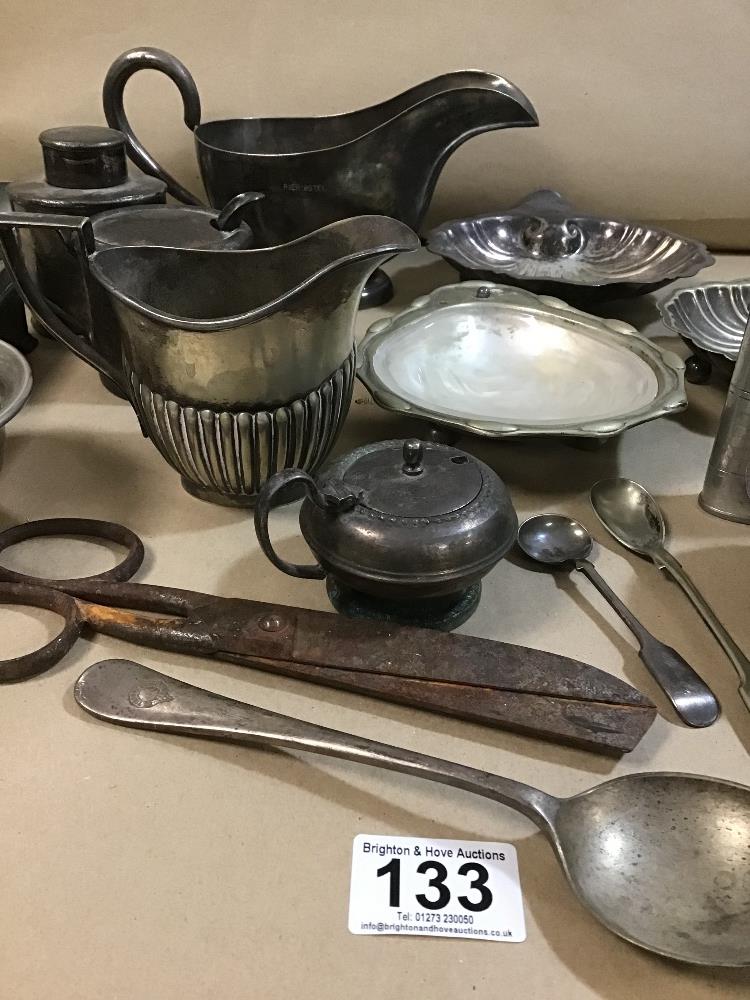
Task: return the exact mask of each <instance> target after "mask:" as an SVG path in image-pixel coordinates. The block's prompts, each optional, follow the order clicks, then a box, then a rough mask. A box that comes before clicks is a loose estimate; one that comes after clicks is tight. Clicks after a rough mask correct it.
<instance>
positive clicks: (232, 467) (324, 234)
mask: <svg viewBox="0 0 750 1000" xmlns="http://www.w3.org/2000/svg"><path fill="white" fill-rule="evenodd" d="M19 227H30V228H47V229H61V228H62V229H67V230H68V232H72V233H73V235H74V236H76V237H77V238H78V239H79V241H80V243H81V246H82V252H81V261H82V263H83V264H85V266H86V268H87V269H88V276H89V279H90V280H89V285H90V288H91V290H92V293H94V294H95V295H96V298H97V303H98V304H99V308H100V309H101V310H106V311H107V313H108V314H109V315H111V317H112V324H113V328H114V329H115V330H116V331H117V334H118V338H117V339H118V341H119V343H120V344H121V357H122V366H124V368H125V369H126V370H127V373H128V378H127V379H126V378H125V376H124V374H123V367H121V366H117V367H116V366H115V365H114V363H113V362H112V361H110V360H109V359H108V358H106V357H104V356H102V355H101V354H100V353H99V352H98V351H97V350H96V348H95V346H94V345H93V344H92V343H91V342H90V341H88V340H86V339H85V338H81V337H79V336H77V334H76V333H75V331H73V330H71V329H70V328H69V327H68V326H67V325H66V324H65V323H64V321H63V320H62V319H61V317H60V316H59V315H58V314H57V313H56V312H55V311H54V310H52V309H51V308H50V306H49V303H48V302H47V300H46V299H45V298H44V296H43V295H42V294H41V293H40V291H39V289H38V286H37V285H36V284H35V282H34V280H33V277H32V276H31V275H30V274H29V272H28V270H27V269H26V268H25V267H24V262H23V259H22V257H21V255H20V253H19V250H18V244H17V242H16V239H15V237H14V231H15V230H16V229H17V228H19ZM0 245H2V249H3V253H4V255H5V259H6V261H7V263H8V267H9V271H10V272H11V273H12V275H13V277H14V280H15V281H16V283H17V285H18V286H19V288H20V290H21V292H22V294H23V296H24V298H25V300H26V302H27V304H28V305H29V306H30V308H32V310H33V311H34V312H35V314H36V315H37V316H38V317H39V319H40V321H41V322H42V323H43V324H44V325H45V327H46V328H48V329H49V332H50V333H51V334H52V335H53V336H55V337H57V338H58V339H59V340H61V341H62V342H63V343H64V344H66V345H67V346H68V347H69V348H70V349H71V350H72V351H73V352H74V353H75V354H77V355H78V356H79V357H81V358H83V360H85V361H87V362H88V363H89V364H91V365H92V366H93V367H94V368H96V369H97V370H98V371H99V372H100V373H102V374H104V375H106V376H107V377H108V378H110V379H112V380H113V381H114V382H115V383H116V384H117V385H118V386H119V387H120V388H121V389H122V391H123V392H124V394H125V395H126V396H127V397H128V398H129V399H130V400H131V402H132V403H133V406H134V408H135V409H136V412H137V413H138V414H139V417H140V418H141V424H142V426H143V427H144V429H146V430H148V431H149V433H153V434H154V436H155V444H156V445H157V447H158V448H159V450H160V451H161V453H162V455H163V456H164V457H165V458H166V459H167V461H169V462H170V464H174V465H175V468H177V470H178V471H179V472H180V474H181V475H182V476H183V477H184V480H185V484H186V485H189V488H190V489H191V492H194V493H196V494H198V495H200V496H203V497H204V498H206V499H213V500H215V501H216V502H220V503H232V504H234V503H238V502H239V503H242V504H243V505H244V504H246V503H250V502H252V497H253V496H254V491H255V490H257V488H258V487H259V485H260V484H261V481H262V479H263V475H262V470H263V468H264V467H265V468H266V469H267V470H268V471H276V469H278V468H284V467H285V466H287V467H288V466H289V464H290V463H291V464H292V465H299V464H300V462H299V457H300V456H301V455H302V454H304V455H305V456H306V458H307V460H308V461H309V462H310V463H311V464H310V465H309V466H308V471H312V470H314V468H316V467H317V462H318V461H319V460H322V458H323V457H325V453H326V452H327V450H328V448H329V447H330V445H331V444H332V442H333V440H334V439H335V437H336V434H337V433H338V430H339V428H340V426H341V424H342V423H343V420H344V417H345V416H346V413H347V410H348V404H349V401H350V398H351V386H350V384H349V378H350V373H349V369H348V367H347V366H350V365H351V363H352V362H351V356H352V352H353V350H354V319H355V316H356V312H357V307H358V304H359V298H360V294H361V291H362V286H363V285H364V283H365V281H366V280H367V277H368V276H369V274H370V273H371V272H372V271H373V269H374V268H375V267H377V266H378V265H379V264H382V263H384V262H385V261H386V260H388V259H389V258H390V257H392V256H393V255H394V254H395V253H398V252H400V251H409V250H414V249H416V248H417V247H418V246H419V241H418V239H417V237H416V235H415V234H414V233H413V232H412V231H411V230H410V229H409V228H408V226H405V225H404V224H403V223H402V222H397V221H396V220H395V219H389V218H387V217H385V216H379V215H378V216H375V215H373V216H359V217H356V218H352V219H343V220H341V221H339V222H334V223H331V225H330V226H326V227H324V228H323V229H319V230H317V231H316V232H313V233H309V234H308V235H307V236H304V237H300V239H298V240H294V241H293V242H291V243H286V244H282V245H280V246H276V247H269V248H263V249H254V250H191V249H175V248H171V247H158V246H127V247H113V248H110V249H103V250H95V247H94V235H93V231H92V228H91V225H90V223H89V222H88V221H87V220H86V219H81V218H78V217H76V216H50V217H47V216H42V215H34V214H23V215H22V214H19V213H8V214H0ZM98 314H101V313H98ZM345 373H346V374H345ZM313 399H314V400H316V401H317V404H316V405H312V403H311V402H310V401H311V400H313ZM318 404H319V405H318ZM300 406H301V407H302V408H303V409H304V411H305V412H304V415H302V416H300V419H299V421H298V420H297V417H296V416H295V417H294V420H293V424H294V426H293V427H291V428H287V427H286V425H285V424H284V421H285V419H286V418H285V416H284V414H286V413H287V409H288V408H291V410H290V412H294V413H295V414H296V413H297V410H298V409H299V408H300ZM263 413H266V414H273V417H272V418H269V420H270V423H271V425H272V426H270V427H269V428H268V432H267V434H266V432H265V431H261V430H260V427H261V425H262V423H263V416H262V415H263ZM251 414H252V415H253V416H254V417H257V420H255V422H254V423H253V428H254V429H253V431H252V432H251V430H250V424H251V422H252V421H251ZM282 425H284V427H282ZM287 429H289V430H291V431H292V433H291V434H289V436H288V437H287V438H286V443H285V446H284V448H283V455H282V454H281V451H279V450H277V449H279V447H280V443H281V438H282V437H283V436H284V433H285V432H286V430H287ZM274 432H277V437H276V439H275V440H274V441H272V442H271V443H270V447H271V451H272V452H273V451H275V454H276V458H277V460H278V462H279V463H280V464H279V465H276V467H275V468H271V467H270V466H269V465H266V464H265V460H264V457H263V455H264V452H263V448H264V447H265V445H264V444H263V443H262V442H263V441H265V442H266V444H268V435H271V436H273V434H274ZM297 433H298V434H299V435H301V439H299V440H298V439H297V437H296V436H295V435H296V434H297ZM206 435H208V436H209V437H208V438H207V437H206ZM254 443H256V444H258V450H254V449H253V445H254ZM302 465H303V467H304V463H302ZM251 470H252V471H251ZM214 487H215V489H214Z"/></svg>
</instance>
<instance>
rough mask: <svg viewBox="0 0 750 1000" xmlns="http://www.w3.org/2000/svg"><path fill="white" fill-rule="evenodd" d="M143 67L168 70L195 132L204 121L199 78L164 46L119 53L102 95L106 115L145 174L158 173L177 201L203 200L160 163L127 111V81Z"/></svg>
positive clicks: (187, 118)
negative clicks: (136, 129) (132, 125)
mask: <svg viewBox="0 0 750 1000" xmlns="http://www.w3.org/2000/svg"><path fill="white" fill-rule="evenodd" d="M139 69H156V70H159V72H160V73H164V74H166V76H168V77H169V79H170V80H172V82H173V83H174V84H175V86H176V87H177V89H178V90H179V92H180V95H181V97H182V106H183V109H184V119H185V124H186V125H187V127H188V128H189V129H190V131H191V132H192V131H193V129H195V128H197V127H198V125H200V122H201V99H200V97H199V96H198V88H197V87H196V85H195V80H194V79H193V77H192V76H191V75H190V71H189V70H188V68H187V67H186V66H185V65H184V64H183V63H181V62H180V60H179V59H177V58H175V56H173V55H170V54H169V52H165V51H164V50H163V49H153V48H148V47H146V48H140V49H129V50H128V51H127V52H123V53H122V55H119V56H118V57H117V58H116V59H115V61H114V62H113V63H112V65H111V66H110V67H109V70H108V71H107V75H106V77H105V78H104V88H103V91H102V99H103V103H104V116H105V118H106V119H107V124H108V125H109V126H110V127H111V128H116V129H118V130H119V131H120V132H122V133H123V135H124V136H125V143H126V146H127V150H128V156H129V157H130V159H131V160H132V161H133V163H135V165H136V166H137V167H140V168H141V170H142V171H143V172H144V173H145V174H151V176H152V177H158V178H160V179H161V180H163V181H164V183H165V184H166V185H167V190H168V191H169V193H170V194H171V195H172V197H173V198H176V199H177V201H181V202H183V203H184V204H185V205H201V204H203V203H202V202H201V201H200V199H199V198H196V197H195V195H194V194H191V192H190V191H188V190H187V188H184V187H183V186H182V184H180V182H179V181H177V180H175V178H174V177H172V175H171V174H169V173H167V171H166V170H165V169H164V167H162V165H161V164H160V163H158V162H157V161H156V160H155V159H154V158H153V156H152V155H151V154H150V153H149V151H148V150H147V149H146V147H145V146H144V145H142V143H141V142H140V141H139V140H138V138H137V137H136V134H135V132H134V131H133V129H132V128H131V126H130V122H129V121H128V116H127V115H126V114H125V104H124V99H123V98H124V94H125V84H126V83H127V82H128V80H129V79H130V77H131V76H132V75H133V74H134V73H137V72H138V70H139Z"/></svg>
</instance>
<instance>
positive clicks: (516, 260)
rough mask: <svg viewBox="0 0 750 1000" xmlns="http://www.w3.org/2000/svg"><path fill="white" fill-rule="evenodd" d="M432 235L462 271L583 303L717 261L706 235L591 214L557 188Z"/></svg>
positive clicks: (431, 243) (635, 291) (432, 243)
mask: <svg viewBox="0 0 750 1000" xmlns="http://www.w3.org/2000/svg"><path fill="white" fill-rule="evenodd" d="M425 242H426V245H427V248H428V250H430V251H432V253H435V254H439V255H440V256H441V257H443V258H445V260H447V261H448V263H450V264H452V265H453V266H454V267H456V268H457V270H458V272H459V274H460V275H461V277H462V278H478V279H481V280H483V281H502V282H504V283H508V284H514V285H518V286H520V287H522V288H527V289H528V290H529V291H533V292H537V293H540V294H553V295H560V296H563V297H564V298H565V300H566V301H569V302H575V303H577V304H580V303H582V302H593V301H598V300H602V299H605V298H607V299H614V298H622V297H624V296H630V295H642V294H644V293H646V292H651V291H654V290H655V289H657V288H660V287H662V286H663V285H665V284H667V283H668V282H670V281H674V280H676V279H677V278H689V277H692V275H694V274H697V273H698V271H700V270H702V269H703V268H704V267H708V266H709V265H710V264H713V263H714V258H713V257H712V256H711V254H710V253H709V252H708V250H707V249H706V247H705V246H704V245H703V244H702V243H697V242H696V241H694V240H689V239H686V238H685V237H682V236H678V235H677V234H675V233H671V232H668V231H667V230H666V229H658V228H654V227H652V226H646V225H641V224H639V223H637V222H626V221H623V220H616V219H600V218H596V217H594V216H588V215H583V214H581V213H580V212H577V211H576V210H575V209H574V207H573V206H572V205H571V204H570V203H569V202H567V201H566V200H565V199H564V198H563V197H562V195H560V194H559V193H558V192H557V191H549V190H542V191H535V192H534V193H533V194H530V195H529V196H528V197H527V198H525V199H524V200H523V201H521V202H519V204H518V205H515V206H514V207H513V208H511V209H508V211H507V212H504V213H502V214H492V215H478V216H475V217H473V218H467V219H454V220H453V221H451V222H445V223H443V225H441V226H438V227H436V228H435V229H433V230H431V232H429V233H428V234H427V237H426V240H425Z"/></svg>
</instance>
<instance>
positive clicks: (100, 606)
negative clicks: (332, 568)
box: [0, 518, 656, 753]
mask: <svg viewBox="0 0 750 1000" xmlns="http://www.w3.org/2000/svg"><path fill="white" fill-rule="evenodd" d="M52 535H77V536H82V537H88V538H102V539H107V540H110V541H115V542H117V543H119V544H121V545H124V546H125V547H126V549H127V554H126V556H125V558H124V559H123V560H122V561H121V562H120V563H118V564H117V565H116V566H115V567H114V568H112V569H110V570H107V571H105V572H103V573H99V574H96V575H94V576H88V577H82V578H79V579H67V580H44V579H41V578H39V577H32V576H27V575H25V574H22V573H16V572H13V571H11V570H9V569H6V568H5V567H2V566H0V581H2V582H0V603H7V604H22V605H27V606H31V607H39V608H46V609H48V610H50V611H53V612H55V613H57V614H58V615H60V616H61V617H62V618H63V619H64V626H63V628H62V629H61V631H60V633H59V634H58V635H57V636H56V637H55V638H54V639H52V640H51V641H50V642H48V643H46V644H45V645H44V646H42V647H41V648H40V649H37V650H35V651H34V652H31V653H27V654H24V655H22V656H18V657H15V658H14V659H6V660H0V681H20V680H23V679H25V678H28V677H33V676H34V675H36V674H39V673H41V672H43V671H44V670H47V669H49V668H50V667H52V666H53V665H54V664H56V663H58V662H59V661H60V660H61V659H62V657H63V656H64V655H65V654H66V653H67V652H68V651H69V650H70V649H71V647H72V646H73V644H74V643H75V641H76V639H77V638H78V637H79V636H80V635H81V634H82V632H83V631H84V629H85V628H90V629H92V630H93V631H95V632H100V633H102V634H104V635H109V636H113V637H115V638H117V639H124V640H126V641H130V642H134V643H137V644H138V645H143V646H150V647H152V648H155V649H162V650H169V651H172V652H175V653H186V654H188V655H192V656H202V657H209V658H215V659H221V660H226V661H228V662H231V663H237V664H239V665H241V666H247V667H255V668H257V669H259V670H265V671H270V672H272V673H279V674H285V675H287V676H291V677H296V678H299V679H301V680H307V681H312V682H314V683H318V684H324V685H328V686H332V687H337V688H344V689H346V690H350V691H355V692H358V693H360V694H366V695H370V696H372V697H376V698H381V699H385V700H388V701H394V702H400V703H403V704H407V705H412V706H415V707H418V708H423V709H427V710H430V711H435V712H441V713H444V714H447V715H453V716H457V717H459V718H462V719H468V720H471V721H474V722H480V723H484V724H486V725H492V726H495V727H500V728H508V729H515V730H519V731H521V732H526V733H530V734H532V735H535V736H541V737H543V738H546V739H553V740H558V741H562V742H567V743H573V744H575V745H578V746H584V747H587V748H589V749H597V750H605V751H609V752H612V753H622V752H626V751H628V750H631V749H632V748H633V747H634V746H635V745H636V744H637V743H638V741H639V740H640V738H641V736H643V734H644V733H645V731H646V730H647V729H648V727H649V726H650V725H651V723H652V722H653V719H654V717H655V712H656V710H655V708H654V706H653V704H652V703H651V702H650V701H649V700H648V698H646V697H645V696H644V695H642V694H640V692H638V691H637V690H636V689H635V688H633V687H631V686H630V685H629V684H627V683H626V682H625V681H622V680H620V679H619V678H616V677H613V676H611V675H610V674H607V673H605V672H604V671H601V670H598V669H597V668H596V667H592V666H589V665H588V664H585V663H580V662H578V661H577V660H573V659H570V658H569V657H565V656H559V655H557V654H555V653H548V652H545V651H542V650H536V649H528V648H526V647H523V646H514V645H511V644H509V643H504V642H498V641H496V640H491V639H482V638H477V637H474V636H468V635H458V634H446V633H442V632H440V633H438V632H434V631H431V630H429V629H421V628H413V627H410V626H409V627H407V626H399V627H394V626H393V625H392V624H389V623H388V622H378V621H360V620H355V619H347V618H344V617H343V616H341V615H338V614H334V613H331V612H325V611H311V610H307V609H304V608H293V607H288V606H285V605H279V604H269V603H264V602H262V601H255V600H248V599H245V598H227V597H216V596H214V595H211V594H203V593H200V592H196V591H191V590H179V589H175V588H172V587H161V586H154V585H152V584H145V583H130V582H127V581H128V580H129V579H130V578H131V577H132V576H133V575H134V574H135V573H136V571H137V570H138V569H139V567H140V565H141V563H142V561H143V555H144V550H143V544H142V543H141V540H140V539H139V538H138V536H137V535H136V534H134V532H132V531H130V529H128V528H125V527H124V526H122V525H118V524H113V523H110V522H107V521H92V520H85V519H77V518H53V519H49V520H43V521H31V522H29V523H27V524H21V525H17V526H16V527H13V528H9V529H7V530H6V531H3V532H0V553H2V551H4V550H5V549H7V548H8V547H9V546H10V545H14V544H16V543H18V542H21V541H24V540H26V539H29V538H36V537H40V536H52ZM139 612H147V614H142V613H139Z"/></svg>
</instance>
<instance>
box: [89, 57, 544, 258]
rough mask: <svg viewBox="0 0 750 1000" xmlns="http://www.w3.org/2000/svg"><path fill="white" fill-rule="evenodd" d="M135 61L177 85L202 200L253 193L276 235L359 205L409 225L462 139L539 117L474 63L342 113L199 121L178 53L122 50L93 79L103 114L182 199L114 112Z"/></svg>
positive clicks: (296, 232)
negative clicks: (100, 88)
mask: <svg viewBox="0 0 750 1000" xmlns="http://www.w3.org/2000/svg"><path fill="white" fill-rule="evenodd" d="M140 69H156V70H160V71H161V72H162V73H165V74H166V75H167V76H168V77H169V78H170V79H171V80H173V81H174V83H175V84H176V85H177V88H178V89H179V91H180V94H181V96H182V100H183V106H184V117H185V124H186V125H187V127H188V128H189V129H190V130H191V131H192V132H193V133H194V136H195V145H196V150H197V155H198V163H199V165H200V171H201V177H202V179H203V183H204V185H205V188H206V191H207V193H208V198H209V201H210V203H211V204H212V205H213V206H214V207H216V206H218V205H223V204H224V203H225V202H226V201H228V200H229V199H230V198H232V197H234V195H237V194H239V193H240V192H242V191H248V190H251V189H252V190H254V191H261V192H263V193H264V194H265V195H266V201H265V202H264V205H263V217H264V222H265V224H266V226H267V227H268V230H269V232H270V233H271V234H272V236H273V237H274V239H276V240H279V241H282V240H289V239H293V238H295V237H297V236H301V235H303V234H304V233H307V232H310V230H312V229H316V228H318V227H320V226H324V225H326V224H328V223H329V222H333V221H335V220H336V219H344V218H347V217H349V216H351V215H356V214H361V213H376V214H379V215H388V216H392V217H393V218H396V219H400V220H401V221H402V222H405V223H406V224H407V225H409V226H411V228H412V229H417V228H418V226H419V224H420V222H421V221H422V218H423V216H424V214H425V212H426V210H427V207H428V205H429V202H430V199H431V197H432V193H433V191H434V189H435V184H436V183H437V179H438V176H439V174H440V171H441V170H442V168H443V166H444V165H445V162H446V160H447V159H448V157H449V156H450V155H451V153H453V152H454V150H456V149H457V148H458V147H459V146H460V145H461V144H462V143H463V142H465V141H466V140H467V139H469V138H471V137H472V136H474V135H479V134H480V133H481V132H486V131H488V130H491V129H502V128H513V127H518V126H521V127H522V126H534V125H537V124H538V119H537V115H536V112H535V110H534V108H533V106H532V104H531V102H530V101H529V99H528V98H527V97H526V95H525V94H524V93H522V91H520V90H519V89H518V88H517V87H515V86H514V85H513V84H512V83H509V82H508V81H507V80H504V79H503V78H502V77H499V76H495V75H494V74H492V73H482V72H479V71H476V70H466V71H463V72H457V73H446V74H444V75H442V76H438V77H435V79H433V80H428V81H426V82H425V83H422V84H419V85H418V86H416V87H412V88H411V89H410V90H407V91H405V92H404V93H403V94H400V95H399V96H398V97H394V98H392V99H391V100H388V101H383V102H382V103H381V104H376V105H373V106H371V107H369V108H362V109H360V110H359V111H353V112H350V113H349V114H341V115H330V116H325V117H319V118H231V119H226V120H223V121H210V122H204V123H201V104H200V98H199V96H198V91H197V88H196V85H195V81H194V80H193V78H192V76H191V75H190V73H189V71H188V70H187V68H186V67H185V66H184V65H183V63H181V62H180V61H179V59H176V58H175V57H174V56H172V55H170V54H169V53H168V52H164V51H163V50H161V49H154V48H139V49H131V50H130V51H128V52H124V53H123V54H122V55H121V56H118V58H117V59H115V61H114V63H113V64H112V66H111V67H110V69H109V72H108V73H107V76H106V79H105V81H104V94H103V97H104V112H105V115H106V118H107V121H108V122H109V124H110V125H111V126H113V127H114V128H117V129H119V130H120V131H121V132H123V133H124V134H125V137H126V140H127V146H128V153H129V156H130V158H131V159H132V161H133V162H134V163H135V164H137V165H138V166H139V167H140V168H141V169H142V170H143V171H144V172H145V173H147V174H152V175H153V176H155V177H160V178H161V179H162V180H164V181H165V182H166V184H167V189H168V190H169V192H170V194H172V195H173V197H175V198H177V199H178V201H184V202H186V203H188V204H196V203H197V199H196V197H195V195H193V194H191V192H190V191H188V190H186V189H185V188H184V187H183V186H182V185H181V184H179V183H178V182H177V181H176V180H175V179H174V178H173V177H171V176H170V175H169V174H168V173H167V172H166V171H165V170H164V169H163V167H161V166H160V164H159V163H157V161H156V160H155V159H154V158H153V157H152V156H151V154H150V153H148V152H147V150H146V149H145V148H144V147H143V146H142V145H141V143H140V142H139V140H138V139H137V138H136V136H135V134H134V132H133V129H132V128H131V126H130V122H129V121H128V118H127V115H126V114H125V108H124V105H123V93H124V89H125V85H126V83H127V81H128V79H129V78H130V77H131V76H132V75H133V74H134V73H136V72H137V71H138V70H140Z"/></svg>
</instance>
